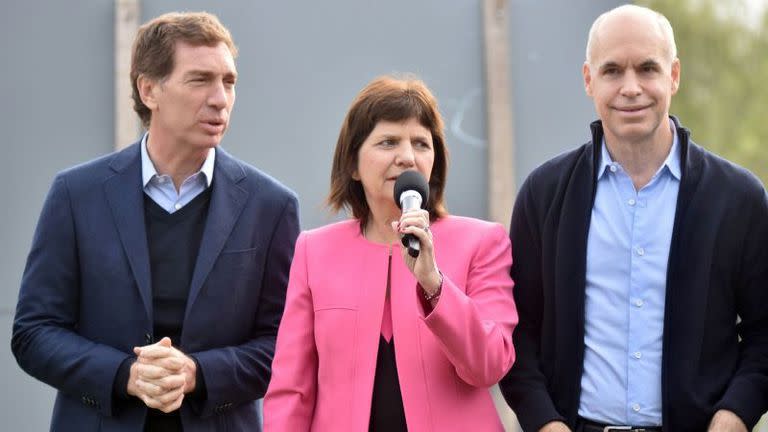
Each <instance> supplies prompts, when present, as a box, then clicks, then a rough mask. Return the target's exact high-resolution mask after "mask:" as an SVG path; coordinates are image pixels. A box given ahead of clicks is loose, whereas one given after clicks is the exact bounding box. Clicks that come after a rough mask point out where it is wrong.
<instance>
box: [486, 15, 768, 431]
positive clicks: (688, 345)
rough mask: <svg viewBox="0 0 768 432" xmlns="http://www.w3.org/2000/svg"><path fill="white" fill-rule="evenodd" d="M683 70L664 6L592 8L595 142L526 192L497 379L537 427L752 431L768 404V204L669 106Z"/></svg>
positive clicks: (540, 172) (528, 426)
mask: <svg viewBox="0 0 768 432" xmlns="http://www.w3.org/2000/svg"><path fill="white" fill-rule="evenodd" d="M680 70H681V67H680V60H679V59H678V58H677V55H676V48H675V42H674V36H673V32H672V27H671V25H670V23H669V21H668V20H667V19H666V18H665V17H663V16H662V15H661V14H658V13H657V12H655V11H652V10H650V9H647V8H643V7H639V6H635V5H625V6H620V7H618V8H616V9H613V10H611V11H609V12H606V13H605V14H603V15H601V16H600V17H598V18H597V20H595V22H594V24H593V25H592V30H591V31H590V34H589V41H588V42H587V58H586V61H585V63H584V65H583V69H582V72H583V75H584V85H585V89H586V91H587V94H588V95H589V96H591V97H592V99H593V101H594V104H595V108H596V111H597V114H598V116H599V118H600V120H599V121H596V122H594V123H593V124H592V139H591V141H590V142H588V143H586V144H584V145H583V146H581V147H579V148H577V149H575V150H572V151H569V152H567V153H564V154H563V155H560V156H558V157H556V158H554V159H552V160H550V161H548V162H546V163H544V164H543V165H542V166H540V167H538V168H537V169H536V170H534V172H533V173H531V175H530V176H529V177H528V179H527V180H526V181H525V183H524V184H523V186H522V188H521V190H520V193H519V195H518V198H517V202H516V204H515V209H514V212H513V216H512V223H511V227H510V236H511V239H512V246H513V248H512V250H513V255H514V256H513V265H512V277H513V279H514V280H515V302H516V304H517V307H518V311H519V314H520V324H519V325H518V327H517V328H516V329H515V333H514V335H513V338H514V344H515V350H516V352H517V353H518V357H517V362H516V363H515V365H514V366H513V367H512V369H511V371H510V372H509V374H508V375H507V376H506V377H505V378H504V379H503V380H502V382H501V384H500V387H501V389H502V393H503V394H504V396H505V397H506V399H507V401H508V403H509V404H510V406H511V407H512V408H513V409H514V410H515V412H516V413H517V416H518V419H519V420H520V423H521V424H522V426H523V429H524V430H526V431H541V432H568V431H576V432H598V431H599V432H604V431H619V430H621V431H640V430H642V431H646V432H651V431H662V430H663V431H665V432H668V431H671V432H687V431H690V432H698V431H705V430H707V431H710V432H746V431H747V430H748V429H749V430H751V428H752V427H753V425H754V424H755V423H757V421H758V419H759V418H760V416H761V415H762V414H763V413H764V412H765V411H766V409H768V247H766V245H768V199H766V192H765V189H764V187H763V185H762V184H761V183H760V181H759V180H758V179H757V178H755V176H754V175H752V174H751V173H749V172H748V171H746V170H745V169H743V168H741V167H738V166H736V165H734V164H732V163H730V162H728V161H726V160H724V159H722V158H720V157H718V156H716V155H714V154H712V153H710V152H708V151H706V150H705V149H703V148H701V147H699V146H698V145H696V144H695V143H694V142H693V140H691V139H690V132H689V131H688V130H687V129H686V128H684V127H683V126H682V124H681V123H680V122H679V121H678V120H677V119H676V118H674V117H671V116H670V115H669V107H670V101H671V99H672V96H673V95H674V94H675V93H676V92H677V89H678V86H679V84H680V73H681V72H680ZM714 103H716V101H714Z"/></svg>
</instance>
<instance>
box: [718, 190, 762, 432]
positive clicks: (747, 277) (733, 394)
mask: <svg viewBox="0 0 768 432" xmlns="http://www.w3.org/2000/svg"><path fill="white" fill-rule="evenodd" d="M751 201H752V202H753V203H754V205H753V206H752V208H753V211H752V212H751V213H750V219H749V220H748V221H747V222H746V223H747V225H746V226H748V227H749V229H748V230H746V235H745V238H744V241H743V248H742V259H741V265H740V271H739V277H738V279H737V282H736V286H735V292H736V306H737V313H738V315H739V318H740V322H739V323H738V325H737V331H738V334H739V336H740V337H741V341H740V343H739V345H740V349H739V351H740V358H739V365H738V368H737V369H736V370H735V372H734V374H733V377H732V378H731V381H730V384H729V385H728V389H727V390H726V392H725V394H724V395H723V397H722V398H721V399H720V401H719V402H718V403H717V405H716V406H715V408H716V409H727V410H730V411H733V412H734V413H736V415H738V416H739V417H740V418H741V419H742V420H743V421H744V423H745V424H746V425H747V426H748V427H749V428H751V427H752V426H754V425H755V424H756V423H757V421H758V420H759V419H760V416H762V415H763V412H764V411H765V409H766V406H768V306H766V305H768V248H767V247H766V245H768V199H767V198H766V193H765V190H761V191H760V193H759V195H758V196H756V197H754V198H753V199H752V200H751Z"/></svg>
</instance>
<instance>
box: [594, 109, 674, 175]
mask: <svg viewBox="0 0 768 432" xmlns="http://www.w3.org/2000/svg"><path fill="white" fill-rule="evenodd" d="M669 128H670V129H671V130H672V147H671V148H670V149H669V154H668V155H667V158H666V159H664V163H663V164H661V166H660V167H659V170H658V171H656V174H655V175H658V174H659V172H661V170H662V169H664V167H667V169H669V173H670V174H672V175H673V176H674V177H675V178H676V179H678V180H680V177H681V171H680V150H679V147H680V144H679V141H680V139H679V138H678V136H677V128H676V127H675V122H673V121H672V119H669ZM611 165H613V159H611V154H610V153H608V147H607V146H606V145H605V136H603V138H602V145H601V149H600V166H599V167H598V169H597V179H598V180H600V178H602V177H603V174H605V171H606V170H607V169H609V168H610V166H611ZM655 175H654V176H655Z"/></svg>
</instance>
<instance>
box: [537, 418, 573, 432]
mask: <svg viewBox="0 0 768 432" xmlns="http://www.w3.org/2000/svg"><path fill="white" fill-rule="evenodd" d="M539 432H571V429H569V428H568V425H566V424H565V423H563V422H561V421H552V422H549V423H547V424H545V425H544V427H542V428H541V429H539Z"/></svg>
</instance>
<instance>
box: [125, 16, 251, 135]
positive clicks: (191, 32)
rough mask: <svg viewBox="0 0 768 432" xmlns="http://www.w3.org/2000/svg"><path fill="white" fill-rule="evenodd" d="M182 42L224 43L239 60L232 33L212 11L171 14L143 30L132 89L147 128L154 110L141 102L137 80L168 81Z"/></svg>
mask: <svg viewBox="0 0 768 432" xmlns="http://www.w3.org/2000/svg"><path fill="white" fill-rule="evenodd" d="M179 41H181V42H186V43H189V44H191V45H195V46H201V45H206V46H216V45H218V44H220V43H224V44H225V45H226V46H227V48H229V51H230V52H231V53H232V57H237V47H236V46H235V42H234V41H233V40H232V35H231V34H230V33H229V30H227V28H226V27H224V25H223V24H221V21H219V19H218V18H217V17H216V15H213V14H210V13H208V12H171V13H167V14H164V15H160V16H159V17H157V18H155V19H153V20H151V21H149V22H148V23H146V24H144V25H142V26H141V27H139V31H138V33H137V34H136V40H135V41H134V42H133V51H132V53H131V86H132V88H133V110H134V111H136V114H138V115H139V118H140V119H141V123H142V124H143V125H144V127H145V128H146V127H149V120H150V119H151V118H152V111H150V110H149V108H148V107H147V106H146V105H144V102H142V101H141V96H140V95H139V88H138V85H137V82H136V80H138V78H139V76H140V75H144V76H146V77H148V78H150V79H153V80H163V79H165V78H167V77H168V76H169V75H170V74H171V72H173V67H174V56H175V54H176V42H179Z"/></svg>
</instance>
